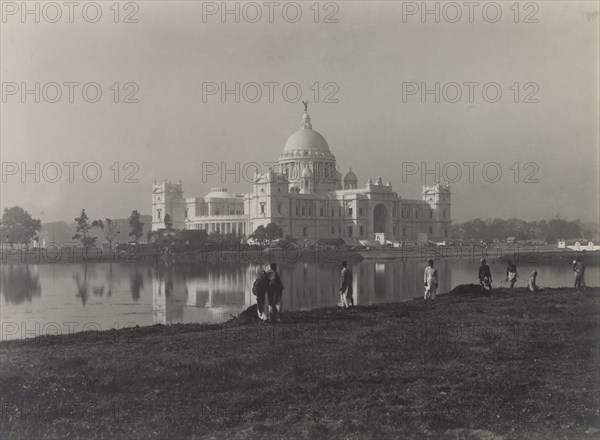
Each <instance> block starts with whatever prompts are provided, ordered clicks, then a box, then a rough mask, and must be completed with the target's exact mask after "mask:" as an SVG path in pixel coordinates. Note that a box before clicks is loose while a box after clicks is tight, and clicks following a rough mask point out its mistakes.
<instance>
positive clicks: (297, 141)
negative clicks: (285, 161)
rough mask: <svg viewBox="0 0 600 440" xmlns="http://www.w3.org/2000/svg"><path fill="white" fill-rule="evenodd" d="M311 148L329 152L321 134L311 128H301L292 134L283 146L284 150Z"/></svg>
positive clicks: (316, 150)
mask: <svg viewBox="0 0 600 440" xmlns="http://www.w3.org/2000/svg"><path fill="white" fill-rule="evenodd" d="M301 150H311V151H315V152H323V153H329V145H327V141H326V140H325V138H324V137H323V136H321V135H320V134H319V133H317V132H316V131H314V130H313V129H312V128H301V129H300V130H298V131H297V132H295V133H294V134H292V135H291V136H290V137H289V138H288V140H287V141H286V143H285V147H283V151H284V152H292V151H301Z"/></svg>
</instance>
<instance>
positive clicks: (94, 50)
mask: <svg viewBox="0 0 600 440" xmlns="http://www.w3.org/2000/svg"><path fill="white" fill-rule="evenodd" d="M400 3H401V2H399V3H396V4H394V3H388V2H374V3H373V2H370V3H369V4H366V3H359V2H351V3H339V4H338V5H339V11H338V12H337V14H336V15H335V18H336V19H337V20H339V22H338V23H323V22H319V23H314V22H313V20H312V16H310V15H308V14H309V13H311V12H310V11H309V9H308V6H309V5H308V4H303V5H304V6H305V9H304V14H305V15H304V16H303V17H304V18H305V19H302V20H300V21H299V22H298V23H289V22H287V21H285V20H281V19H278V17H279V16H278V15H276V16H275V17H276V18H275V20H274V23H269V22H268V21H265V20H262V21H261V22H259V23H248V22H244V20H242V21H241V22H240V23H235V22H226V23H221V21H220V20H219V19H214V17H213V16H209V17H208V19H207V22H206V23H203V20H202V11H201V4H200V3H193V2H170V3H165V2H148V3H139V11H138V12H137V14H136V17H137V19H139V22H138V23H132V24H126V23H118V24H115V23H113V22H112V17H111V16H108V18H106V19H103V20H101V21H99V22H98V23H95V24H91V23H87V22H86V21H83V20H80V19H79V20H78V19H76V20H75V22H74V23H68V21H67V22H65V20H63V21H61V22H60V23H46V22H43V21H42V22H41V23H39V24H38V23H35V22H27V23H22V22H21V21H20V20H19V19H13V18H12V17H8V18H7V21H6V23H3V24H2V30H1V36H2V43H1V50H2V68H1V77H2V82H3V84H5V83H17V84H21V83H23V82H25V83H26V84H28V85H32V84H34V83H35V82H40V83H41V84H42V85H43V84H47V83H50V82H57V83H59V84H63V83H65V82H69V81H73V82H79V83H81V84H84V83H89V82H97V83H98V84H100V85H101V88H102V92H103V96H102V99H101V100H100V101H99V102H98V103H96V104H91V103H88V102H85V101H84V100H82V99H81V97H80V96H81V95H79V94H77V93H76V94H75V102H74V103H69V102H68V101H67V100H66V98H65V97H63V99H62V100H61V101H60V102H58V103H55V104H51V103H49V102H44V100H43V99H42V102H40V103H39V104H38V103H35V102H32V97H31V96H30V97H28V101H27V102H26V103H22V102H21V97H20V95H19V94H16V95H9V96H3V98H6V99H3V101H6V102H2V105H1V107H2V114H1V116H0V124H1V125H0V145H1V151H0V155H1V160H2V163H3V164H4V166H3V179H4V180H6V182H2V189H1V207H2V209H4V208H5V207H10V206H13V205H19V206H22V207H23V208H24V209H26V210H27V211H28V212H30V213H31V214H32V215H33V216H34V217H37V218H40V219H41V220H42V222H44V223H46V222H52V221H61V220H64V221H67V222H71V221H72V219H74V218H75V217H77V216H78V215H79V212H80V210H81V208H85V209H86V212H87V213H88V215H89V217H90V218H105V217H109V218H126V217H128V216H129V214H130V213H131V211H132V210H134V209H137V210H138V211H139V212H140V213H142V214H149V213H150V212H151V190H152V182H153V181H154V180H155V179H156V180H163V179H164V178H166V179H169V180H171V181H178V180H179V179H181V180H182V181H183V188H184V195H185V197H203V196H204V195H206V194H207V193H208V192H209V191H210V188H212V187H222V186H224V187H227V188H228V189H229V190H230V192H232V193H236V194H242V193H247V192H249V191H250V190H251V187H252V186H251V184H250V183H248V182H244V181H243V178H241V179H240V180H241V181H240V182H235V179H234V178H233V177H232V176H229V177H228V179H226V181H225V182H222V181H221V180H222V179H220V178H219V177H218V176H211V177H209V178H208V179H207V181H206V182H203V181H202V180H203V179H202V163H203V162H204V163H209V162H216V163H222V162H224V163H225V164H226V166H227V167H228V168H229V169H232V168H233V167H234V166H235V163H236V162H239V163H240V164H241V165H240V168H243V164H248V163H252V162H257V163H260V164H262V163H265V162H271V161H276V160H277V159H278V158H279V156H280V154H281V152H282V150H283V146H284V144H285V141H286V140H287V138H288V137H289V136H290V135H291V134H292V133H293V132H294V131H296V130H297V129H298V128H299V126H300V122H301V116H302V114H303V112H304V108H303V106H302V103H301V102H300V100H299V101H298V102H296V103H290V102H287V101H286V100H285V99H283V98H282V95H281V93H277V92H276V93H275V97H274V100H273V101H274V102H273V103H271V102H269V100H268V99H267V98H266V96H263V97H262V99H261V100H259V101H258V102H257V103H250V102H247V101H245V100H244V99H241V102H240V103H235V102H232V98H231V97H229V98H228V100H227V102H226V103H222V102H221V99H220V98H218V97H217V96H208V97H207V99H205V101H206V102H203V99H202V84H203V83H208V82H214V83H217V84H221V83H226V84H227V85H229V86H232V85H233V84H234V83H235V82H239V83H240V84H242V85H243V84H247V83H250V82H256V83H259V84H264V83H267V82H278V83H280V84H286V83H291V82H296V83H298V84H299V85H300V86H301V88H302V92H303V95H302V99H303V100H308V101H309V107H308V110H309V113H310V116H311V118H312V124H313V128H314V129H315V130H316V131H318V132H319V133H321V134H322V135H323V136H324V137H325V139H326V140H327V142H328V144H329V147H330V149H331V151H332V153H333V154H334V155H335V156H336V159H337V163H338V168H339V170H340V172H342V174H345V173H346V172H347V171H348V169H349V168H350V167H352V169H353V171H354V172H355V173H356V175H357V176H358V179H359V187H363V186H364V185H365V183H366V182H367V180H368V179H369V178H371V179H373V180H375V179H377V177H378V176H381V177H382V179H383V180H384V182H387V181H388V180H390V181H391V183H392V186H393V189H394V191H395V192H397V193H398V194H399V195H400V196H401V197H402V198H407V199H418V198H420V193H421V186H422V182H421V179H420V178H419V177H418V176H417V175H410V176H408V177H407V176H406V175H405V177H406V179H404V180H406V182H403V176H402V168H403V166H402V164H403V163H404V164H411V163H416V164H422V163H425V164H426V166H427V167H428V168H429V169H431V168H433V167H434V165H435V163H436V162H439V163H440V167H443V166H444V165H445V164H449V163H452V162H455V163H458V164H461V166H462V171H463V176H462V178H461V179H460V180H459V181H458V182H456V183H452V184H451V189H452V218H453V221H456V222H462V221H465V220H469V219H473V218H483V219H485V218H492V217H500V218H511V217H517V218H523V219H524V220H528V221H531V220H542V219H546V220H547V219H551V218H553V217H554V216H555V214H557V213H559V214H560V215H561V216H562V217H563V218H567V219H571V220H572V219H577V218H579V219H581V220H582V221H584V222H589V221H593V222H598V219H599V209H600V204H599V199H600V198H599V197H598V196H599V190H598V188H599V186H600V182H599V170H598V163H599V148H598V146H599V144H600V134H599V120H600V112H599V109H598V101H599V90H598V78H599V77H600V72H599V68H598V63H599V59H600V58H599V54H598V41H599V31H598V24H599V18H598V15H597V13H596V14H595V15H594V14H593V12H594V11H595V8H597V3H593V2H551V3H539V11H538V12H537V14H536V15H535V18H536V19H537V20H538V23H523V22H519V23H514V21H513V17H512V15H508V14H512V13H511V11H509V10H508V9H507V8H508V6H507V8H506V9H504V10H503V13H504V15H503V19H502V20H500V21H499V22H498V23H489V22H486V21H485V20H482V19H481V16H480V15H475V20H474V23H469V22H468V21H465V20H464V19H463V20H462V21H461V22H459V23H455V24H452V23H448V22H444V20H442V21H441V22H440V23H435V22H430V21H429V22H427V23H421V22H420V20H418V19H414V18H413V17H412V16H411V17H408V19H407V22H406V23H403V21H402V7H401V5H400ZM108 12H109V11H108V9H106V10H105V11H104V13H105V14H106V13H108ZM122 12H123V15H126V14H125V12H124V11H122ZM321 13H322V16H321V17H320V20H321V21H322V20H323V16H324V15H326V14H325V11H321ZM521 14H522V15H521V17H520V20H521V21H523V17H524V16H525V15H526V14H525V11H521ZM121 19H122V17H121ZM115 82H118V83H119V88H120V92H121V93H120V95H119V100H120V101H122V100H123V99H124V97H125V96H127V95H128V93H129V92H130V91H131V90H133V89H124V87H123V86H124V84H125V83H128V82H133V83H136V84H137V85H138V87H139V90H138V91H137V93H136V94H135V98H136V99H139V103H129V104H125V103H121V102H120V103H118V104H115V103H114V102H112V101H113V99H114V94H113V91H111V89H110V87H111V85H112V84H114V83H115ZM316 82H318V83H319V86H318V88H319V89H320V93H319V99H318V102H315V101H317V99H315V96H314V93H313V90H311V89H310V87H311V85H312V84H314V83H316ZM436 82H439V83H440V84H441V85H442V86H443V85H444V84H448V83H451V82H456V83H458V84H461V85H462V84H463V83H465V82H478V83H480V84H482V85H483V84H487V83H492V82H495V83H498V84H499V85H500V87H501V90H502V94H503V95H502V99H501V100H500V101H499V102H497V103H490V102H487V101H486V100H485V99H482V97H481V96H482V95H481V93H480V92H477V91H476V93H475V95H474V96H475V99H474V102H472V103H471V102H469V101H468V100H467V99H466V97H465V96H463V97H462V99H460V100H459V102H457V103H450V102H446V101H444V100H443V99H442V100H441V102H440V103H435V102H432V100H431V98H429V99H428V101H427V102H425V103H423V102H421V99H420V98H419V95H418V94H417V95H409V96H408V97H407V99H406V101H407V102H403V99H402V98H403V86H402V83H417V84H421V83H426V84H427V85H430V86H431V85H433V84H434V83H436ZM327 83H335V86H331V85H330V88H327V89H326V88H325V85H326V84H327ZM514 83H518V84H519V86H518V89H519V95H518V98H517V99H518V101H519V102H518V103H515V102H514V99H515V96H514V88H513V89H511V87H513V84H514ZM525 84H530V85H529V86H527V88H525V87H524V85H525ZM335 87H337V92H335V93H334V96H333V97H334V98H336V99H337V100H339V102H338V103H324V102H323V99H324V98H325V97H326V96H328V95H329V94H330V93H331V92H332V91H334V90H335ZM536 88H537V91H536V90H535V89H536ZM63 90H64V91H66V90H67V89H66V88H64V89H63ZM266 90H267V89H266V87H265V88H264V89H263V92H265V91H266ZM462 90H463V92H465V91H466V90H467V89H466V87H464V88H463V89H462ZM478 90H481V87H480V88H479V89H478ZM448 92H449V95H451V96H453V94H452V93H453V90H451V89H448ZM450 92H452V93H450ZM527 97H531V99H537V100H538V101H539V102H537V103H535V102H532V103H525V102H523V101H524V100H526V99H527ZM405 98H406V96H405ZM11 162H14V163H17V164H21V163H22V162H25V163H26V166H27V167H29V168H33V166H34V163H35V162H39V163H40V167H43V166H44V165H45V164H48V163H50V162H57V163H59V164H63V163H65V162H78V163H80V164H82V165H83V164H85V163H89V162H96V163H98V164H99V165H100V168H101V170H102V173H103V174H102V178H101V179H100V181H99V182H97V183H88V182H86V181H85V180H83V179H82V177H81V173H76V174H75V179H74V182H73V183H70V182H68V181H67V178H66V176H65V175H63V176H62V179H60V180H59V181H58V182H57V183H50V182H47V181H46V182H44V181H41V182H40V183H35V182H34V181H33V177H32V176H26V177H27V182H26V183H22V182H21V179H20V178H21V175H20V174H19V173H17V174H15V175H11V174H7V173H6V172H5V171H6V169H5V166H6V164H8V163H11ZM115 162H118V164H119V168H120V173H119V176H118V180H119V182H118V183H114V182H113V178H114V173H113V172H114V169H111V164H113V163H115ZM128 162H135V163H136V164H137V166H138V170H137V172H135V175H134V178H135V179H137V180H139V182H138V183H124V182H123V180H124V178H125V177H126V176H127V174H128V172H130V171H135V169H134V168H129V169H124V168H123V166H124V164H126V163H128ZM468 162H477V163H479V164H481V165H479V166H478V167H477V168H476V171H475V176H474V177H475V178H474V181H473V182H469V181H468V179H467V176H466V175H465V174H464V173H465V172H466V171H467V167H466V166H463V165H462V164H464V163H468ZM490 163H497V164H499V165H500V168H501V170H502V177H501V178H500V180H499V181H498V182H496V183H491V182H487V181H486V180H485V179H484V178H483V177H482V174H481V169H482V167H483V165H484V164H490ZM515 163H517V164H518V166H517V168H518V169H519V174H518V176H517V180H518V183H515V182H514V180H515V176H516V175H515V174H514V173H515V167H514V164H515ZM531 163H533V164H535V165H531ZM405 166H406V165H405ZM66 170H67V168H65V167H63V169H62V171H63V173H64V172H65V171H66ZM78 170H81V166H79V167H78ZM493 171H494V170H493V169H492V170H491V171H490V174H491V175H492V176H493V175H494V172H493ZM452 173H454V171H452ZM530 173H533V174H532V175H531V177H530V180H533V182H532V183H525V182H524V180H526V178H527V176H528V175H530ZM92 174H93V173H92ZM42 180H43V179H42ZM535 180H537V182H535ZM429 183H431V181H430V182H429Z"/></svg>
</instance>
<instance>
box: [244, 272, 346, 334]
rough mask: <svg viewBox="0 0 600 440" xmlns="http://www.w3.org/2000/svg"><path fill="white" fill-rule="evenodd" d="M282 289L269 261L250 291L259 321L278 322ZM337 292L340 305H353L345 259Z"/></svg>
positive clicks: (277, 273)
mask: <svg viewBox="0 0 600 440" xmlns="http://www.w3.org/2000/svg"><path fill="white" fill-rule="evenodd" d="M284 289H285V288H284V287H283V282H282V281H281V277H280V276H279V272H277V264H276V263H271V266H270V269H269V270H268V271H265V270H262V271H261V272H260V273H259V274H258V277H257V278H256V280H254V284H253V285H252V293H253V294H254V296H256V309H257V313H258V319H260V321H261V322H279V321H280V320H281V298H282V296H283V291H284ZM339 293H340V299H341V302H342V307H344V308H348V307H353V306H354V292H353V290H352V271H351V270H350V268H349V267H348V262H346V261H342V273H341V282H340V290H339Z"/></svg>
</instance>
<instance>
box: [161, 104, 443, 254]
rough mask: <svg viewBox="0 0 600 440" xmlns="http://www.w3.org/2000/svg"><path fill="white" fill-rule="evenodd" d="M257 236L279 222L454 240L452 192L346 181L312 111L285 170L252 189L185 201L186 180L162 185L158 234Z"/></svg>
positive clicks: (355, 235)
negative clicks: (415, 194) (417, 192)
mask: <svg viewBox="0 0 600 440" xmlns="http://www.w3.org/2000/svg"><path fill="white" fill-rule="evenodd" d="M167 214H168V215H169V217H170V219H171V222H172V223H173V227H174V228H175V229H203V230H206V231H207V232H208V233H209V234H210V233H218V234H237V235H242V236H249V235H250V234H252V232H253V231H255V230H256V228H257V227H259V226H261V225H263V226H266V225H267V224H269V223H275V224H277V225H278V226H279V227H280V229H281V235H282V236H284V237H285V236H288V235H291V236H293V237H294V238H299V239H302V238H308V239H320V238H343V239H344V240H346V241H347V242H356V241H360V240H373V239H376V238H377V239H378V240H380V241H392V242H401V241H427V240H435V241H439V240H444V239H446V238H448V237H449V233H450V224H451V193H450V187H449V185H441V184H440V183H439V182H438V183H435V184H434V185H432V186H424V187H423V192H422V194H421V199H404V198H402V197H400V196H399V195H398V194H397V193H396V192H394V191H393V189H392V185H391V183H390V182H389V181H388V182H387V183H383V180H382V178H381V177H378V178H377V179H376V180H375V181H373V180H371V179H369V180H368V181H367V183H366V185H365V186H364V187H362V188H359V185H358V178H357V176H356V174H355V173H354V172H353V171H352V169H350V170H349V171H348V172H347V173H346V175H345V176H343V177H342V175H341V173H340V172H339V171H338V169H337V166H336V160H335V156H334V155H333V154H332V152H331V150H330V149H329V145H328V144H327V141H326V140H325V138H324V137H323V136H321V134H319V133H318V132H316V131H315V130H313V128H312V124H311V119H310V116H309V115H308V113H307V112H306V113H304V115H303V116H302V124H301V127H300V129H299V130H298V131H296V132H295V133H293V134H292V135H291V136H290V137H289V138H288V140H287V142H286V143H285V146H284V148H283V152H282V154H281V157H280V158H279V160H278V168H277V169H269V171H267V172H266V173H265V174H262V175H256V176H255V179H254V183H253V187H252V191H251V192H250V193H248V194H244V195H234V194H230V193H229V192H228V191H227V189H226V188H213V189H212V190H211V192H210V193H209V194H208V195H206V196H204V197H202V198H184V196H183V186H182V183H181V181H180V182H178V183H171V182H168V181H163V182H161V183H157V182H154V185H153V188H152V230H153V231H156V230H159V229H162V228H165V223H164V220H165V216H166V215H167Z"/></svg>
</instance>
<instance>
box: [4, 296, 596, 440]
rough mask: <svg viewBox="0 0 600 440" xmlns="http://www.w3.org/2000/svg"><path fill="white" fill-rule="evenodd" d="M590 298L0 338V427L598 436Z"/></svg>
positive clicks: (34, 432)
mask: <svg viewBox="0 0 600 440" xmlns="http://www.w3.org/2000/svg"><path fill="white" fill-rule="evenodd" d="M599 293H600V291H599V289H598V288H595V289H589V290H587V291H585V292H583V293H574V292H573V291H572V289H550V290H547V291H545V292H542V293H538V294H535V295H534V294H530V293H529V292H527V291H526V290H524V289H517V290H514V291H510V290H506V289H499V290H498V291H496V292H495V293H494V295H492V296H489V295H484V294H482V293H481V292H480V290H479V288H478V287H477V286H459V287H458V288H457V289H454V291H453V292H452V293H450V294H447V295H442V296H438V299H437V300H436V302H435V303H429V304H425V303H423V301H421V300H414V301H409V302H405V303H395V304H380V305H374V306H358V307H356V308H354V309H350V310H343V309H336V308H326V309H319V310H314V311H306V312H290V313H284V318H283V322H281V323H279V324H276V325H266V326H261V325H258V324H257V323H256V321H255V319H254V317H253V315H251V314H250V315H249V316H250V317H245V314H242V315H241V316H240V317H238V318H237V319H234V320H232V321H229V322H228V323H226V324H223V325H212V326H202V325H172V326H166V327H165V326H160V325H156V326H151V327H144V328H135V329H123V330H118V331H106V332H98V333H79V334H74V335H64V336H44V337H41V338H36V339H33V340H25V341H10V342H3V343H2V344H0V365H1V369H0V386H1V393H0V396H1V397H0V398H1V402H0V404H1V405H2V406H1V409H2V423H1V424H0V426H1V428H0V437H1V438H66V437H68V438H87V437H93V438H107V439H108V438H111V439H113V438H173V439H175V438H204V437H209V438H340V439H341V438H356V439H358V438H405V439H411V438H435V439H439V438H448V439H459V438H465V439H470V438H487V439H496V440H497V439H500V438H506V439H508V438H528V439H530V438H539V439H549V438H553V439H554V438H558V439H560V438H564V439H566V438H569V439H573V438H598V436H599V433H600V423H599V411H600V408H599V404H598V395H599V393H600V379H599V377H600V376H599V374H598V373H599V365H600V362H599V361H600V354H599V350H598V346H599V342H600V331H599V330H600V327H599V313H598V311H599V306H600V301H599V298H600V296H599ZM417 294H418V293H415V296H417Z"/></svg>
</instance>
